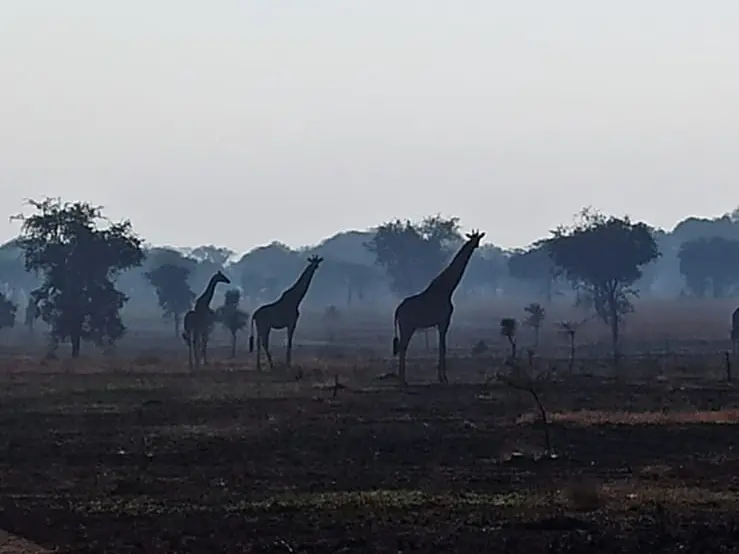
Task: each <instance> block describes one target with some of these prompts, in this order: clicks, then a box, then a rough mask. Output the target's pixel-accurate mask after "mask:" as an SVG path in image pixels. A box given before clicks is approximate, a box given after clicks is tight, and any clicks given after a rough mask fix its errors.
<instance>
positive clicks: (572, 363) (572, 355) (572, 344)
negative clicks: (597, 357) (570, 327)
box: [569, 333, 575, 375]
mask: <svg viewBox="0 0 739 554" xmlns="http://www.w3.org/2000/svg"><path fill="white" fill-rule="evenodd" d="M574 370H575V333H570V367H569V372H570V375H572V373H573V371H574Z"/></svg>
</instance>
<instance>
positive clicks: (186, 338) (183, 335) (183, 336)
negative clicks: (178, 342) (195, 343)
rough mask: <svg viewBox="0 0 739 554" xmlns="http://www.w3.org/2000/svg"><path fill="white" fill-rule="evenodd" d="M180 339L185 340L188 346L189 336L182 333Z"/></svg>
mask: <svg viewBox="0 0 739 554" xmlns="http://www.w3.org/2000/svg"><path fill="white" fill-rule="evenodd" d="M182 340H184V341H185V344H186V345H188V346H190V336H189V335H188V334H187V333H185V332H183V333H182Z"/></svg>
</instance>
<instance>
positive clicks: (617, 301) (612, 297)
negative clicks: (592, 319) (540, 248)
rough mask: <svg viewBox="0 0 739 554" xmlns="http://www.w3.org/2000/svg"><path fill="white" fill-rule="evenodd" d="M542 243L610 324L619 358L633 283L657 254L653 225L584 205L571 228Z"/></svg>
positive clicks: (557, 231)
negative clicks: (604, 212)
mask: <svg viewBox="0 0 739 554" xmlns="http://www.w3.org/2000/svg"><path fill="white" fill-rule="evenodd" d="M546 244H547V248H548V251H549V255H550V256H551V257H552V261H553V262H554V263H555V264H556V265H557V266H558V267H560V268H561V269H562V271H563V272H564V275H565V277H566V278H567V279H568V280H569V281H570V282H571V283H572V285H573V287H575V289H576V290H578V291H579V292H581V293H583V294H584V295H585V296H586V297H587V298H588V299H589V300H590V302H592V305H593V308H594V309H595V312H596V314H597V315H598V316H599V317H600V318H601V319H602V320H603V322H604V323H606V324H607V325H609V326H610V328H611V342H612V346H613V357H614V360H617V359H618V344H619V330H620V324H621V322H622V321H623V318H624V317H625V316H626V314H627V313H629V312H631V311H633V309H634V307H633V304H632V303H631V298H632V297H634V296H638V293H639V291H638V290H637V289H636V288H634V286H633V285H634V283H635V282H636V281H637V280H638V279H639V278H640V277H641V275H642V268H643V267H644V266H645V265H647V264H648V263H650V262H652V261H653V260H655V259H657V258H658V257H659V255H660V253H659V250H658V248H657V243H656V242H655V240H654V238H653V236H652V231H651V228H650V227H649V226H648V225H646V224H645V223H632V222H631V220H630V219H629V218H628V217H623V218H618V217H615V216H605V215H603V214H601V213H598V212H595V211H591V210H589V209H585V210H583V211H582V212H580V214H579V219H578V221H577V222H576V223H575V224H574V225H573V226H571V227H559V228H558V229H556V230H554V231H553V232H552V237H551V238H549V239H547V241H546Z"/></svg>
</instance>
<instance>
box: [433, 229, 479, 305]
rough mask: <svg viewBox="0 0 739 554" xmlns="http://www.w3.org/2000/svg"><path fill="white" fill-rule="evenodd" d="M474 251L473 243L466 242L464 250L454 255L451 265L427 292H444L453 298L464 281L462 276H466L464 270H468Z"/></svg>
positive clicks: (440, 274) (461, 249)
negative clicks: (460, 283) (453, 294)
mask: <svg viewBox="0 0 739 554" xmlns="http://www.w3.org/2000/svg"><path fill="white" fill-rule="evenodd" d="M474 250H475V249H474V247H473V246H472V243H471V242H469V241H468V242H465V243H464V244H463V245H462V248H460V249H459V251H458V252H457V253H456V254H455V255H454V258H453V259H452V261H451V262H450V263H449V265H448V266H447V267H445V268H444V269H443V270H442V272H441V273H439V275H438V276H437V277H436V278H435V279H434V280H433V281H431V284H429V286H428V288H427V289H426V290H431V289H433V290H435V291H436V292H439V293H442V292H443V293H445V294H448V295H449V296H451V295H452V293H453V292H454V291H455V289H456V288H457V286H458V285H459V282H460V281H461V280H462V275H464V270H465V269H466V268H467V264H468V263H469V261H470V258H471V257H472V252H474Z"/></svg>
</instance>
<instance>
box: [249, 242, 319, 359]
mask: <svg viewBox="0 0 739 554" xmlns="http://www.w3.org/2000/svg"><path fill="white" fill-rule="evenodd" d="M322 261H323V258H319V257H318V256H312V257H310V258H308V267H306V268H305V269H304V270H303V273H301V274H300V277H298V280H297V281H296V282H295V284H294V285H293V286H292V287H290V288H289V289H287V290H286V291H285V292H283V293H282V296H280V298H278V299H277V300H276V301H275V302H272V303H271V304H265V305H263V306H260V307H259V308H257V309H256V311H255V312H254V313H253V314H252V316H251V335H250V336H249V352H254V325H255V324H256V327H257V369H258V370H261V368H262V366H261V360H260V357H259V354H260V351H261V349H262V348H264V353H265V354H266V355H267V362H269V367H270V369H272V368H274V364H273V363H272V355H271V354H270V352H269V334H270V331H271V330H272V329H284V328H287V352H286V364H287V366H288V367H290V362H291V355H292V348H293V334H294V333H295V326H296V325H297V324H298V317H300V303H301V302H302V301H303V298H305V294H306V293H307V292H308V287H309V286H310V283H311V280H312V279H313V275H314V274H315V272H316V269H318V266H319V265H320V264H321V262H322Z"/></svg>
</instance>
